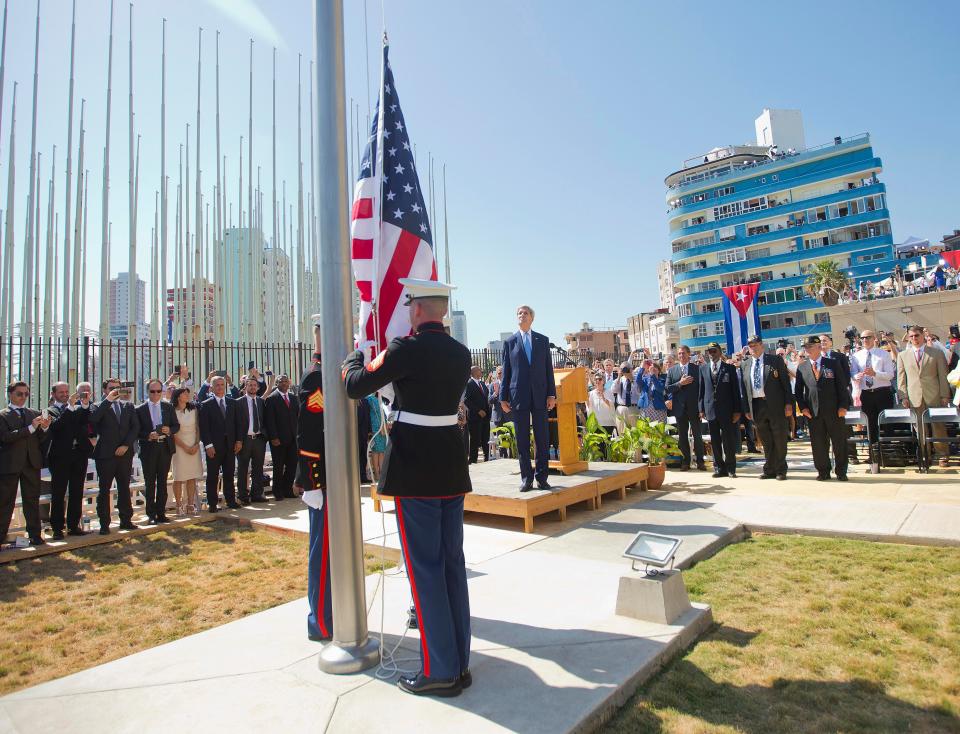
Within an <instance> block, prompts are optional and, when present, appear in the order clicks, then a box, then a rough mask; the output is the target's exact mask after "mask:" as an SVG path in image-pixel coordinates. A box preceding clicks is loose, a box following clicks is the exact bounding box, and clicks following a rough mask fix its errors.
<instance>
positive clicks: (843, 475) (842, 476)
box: [837, 474, 847, 482]
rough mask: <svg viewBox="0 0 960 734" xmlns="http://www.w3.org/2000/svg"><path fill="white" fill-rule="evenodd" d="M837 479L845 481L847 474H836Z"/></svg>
mask: <svg viewBox="0 0 960 734" xmlns="http://www.w3.org/2000/svg"><path fill="white" fill-rule="evenodd" d="M837 481H838V482H846V481H847V475H846V474H838V475H837Z"/></svg>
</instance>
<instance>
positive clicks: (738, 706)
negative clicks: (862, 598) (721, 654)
mask: <svg viewBox="0 0 960 734" xmlns="http://www.w3.org/2000/svg"><path fill="white" fill-rule="evenodd" d="M642 695H643V699H641V700H639V701H638V700H637V699H633V700H632V701H631V702H630V703H628V704H627V705H626V707H625V708H624V709H623V710H622V711H621V712H620V714H619V715H618V716H617V717H615V718H614V719H613V720H612V721H611V722H610V724H609V726H608V727H607V729H605V731H607V732H610V733H611V734H612V733H613V732H636V733H637V734H654V733H656V732H661V731H664V725H663V721H662V720H661V718H660V717H659V716H658V715H657V712H656V711H655V710H651V708H649V707H646V706H643V707H640V706H638V704H639V703H641V701H646V702H649V703H652V704H653V705H654V706H655V707H657V708H664V709H666V708H669V709H673V710H676V711H677V712H679V713H681V714H685V715H687V716H691V717H694V718H696V719H699V720H701V721H703V722H706V723H707V724H708V725H712V726H718V727H724V728H727V727H729V729H730V730H735V731H738V732H743V734H769V732H773V731H778V732H836V731H843V732H863V733H864V734H879V733H887V732H889V733H890V734H894V733H896V734H899V733H900V732H906V731H911V732H960V719H958V718H957V717H956V716H954V715H953V714H951V713H950V712H949V711H946V710H944V709H941V708H936V707H931V708H923V707H920V706H915V705H913V704H910V703H907V702H906V701H902V700H900V699H898V698H894V697H893V696H891V695H889V694H888V693H887V692H886V690H885V689H884V687H883V686H882V685H880V684H879V683H876V682H873V681H868V680H863V679H854V680H849V681H819V680H790V679H784V678H777V679H775V680H774V681H773V682H772V683H771V684H770V685H768V686H763V685H747V686H735V685H730V684H729V683H717V682H716V681H714V680H713V679H712V678H710V676H709V675H707V674H706V673H705V672H704V671H703V670H701V669H700V668H699V667H698V666H696V665H695V664H693V663H691V662H690V661H689V660H687V659H684V660H679V661H677V662H676V663H674V664H673V665H672V666H670V667H669V668H667V670H666V672H664V673H661V674H660V676H659V677H658V678H657V679H655V680H654V682H653V683H652V684H651V685H649V686H648V687H647V688H646V689H645V690H644V692H643V694H642ZM687 726H695V727H696V725H695V724H692V722H688V723H687ZM697 730H698V731H700V728H699V727H697Z"/></svg>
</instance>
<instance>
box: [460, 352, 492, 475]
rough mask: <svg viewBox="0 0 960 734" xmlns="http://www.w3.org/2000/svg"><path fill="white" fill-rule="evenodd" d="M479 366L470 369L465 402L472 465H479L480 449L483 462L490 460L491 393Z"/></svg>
mask: <svg viewBox="0 0 960 734" xmlns="http://www.w3.org/2000/svg"><path fill="white" fill-rule="evenodd" d="M482 374H483V373H482V372H481V370H480V368H479V367H478V366H477V365H473V367H471V368H470V379H469V380H467V389H466V392H465V393H464V399H463V402H464V404H465V405H466V406H467V430H468V431H469V433H470V463H471V464H476V463H477V455H478V452H479V449H483V460H484V461H489V460H490V412H489V411H490V391H489V390H488V389H487V386H486V385H485V384H484V383H483V380H482V379H481V377H482Z"/></svg>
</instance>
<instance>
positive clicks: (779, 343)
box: [777, 339, 790, 349]
mask: <svg viewBox="0 0 960 734" xmlns="http://www.w3.org/2000/svg"><path fill="white" fill-rule="evenodd" d="M789 346H790V342H789V341H787V340H786V339H777V348H778V349H786V348H787V347H789Z"/></svg>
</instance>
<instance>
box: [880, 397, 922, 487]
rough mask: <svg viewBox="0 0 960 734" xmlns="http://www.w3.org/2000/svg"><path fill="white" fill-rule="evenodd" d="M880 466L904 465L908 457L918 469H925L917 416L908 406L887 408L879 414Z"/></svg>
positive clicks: (908, 460)
mask: <svg viewBox="0 0 960 734" xmlns="http://www.w3.org/2000/svg"><path fill="white" fill-rule="evenodd" d="M878 423H879V424H880V435H879V436H878V437H877V440H878V441H879V445H880V462H879V463H880V466H881V467H883V468H885V467H888V466H906V465H907V464H908V463H910V457H911V455H912V456H913V460H914V461H916V463H917V467H918V469H919V470H920V471H921V472H922V471H926V467H925V466H924V462H923V448H922V444H921V441H920V434H919V430H920V427H919V426H918V425H917V416H916V413H914V412H913V411H912V410H910V409H909V408H887V409H886V410H884V411H882V412H881V413H880V416H879V420H878Z"/></svg>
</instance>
